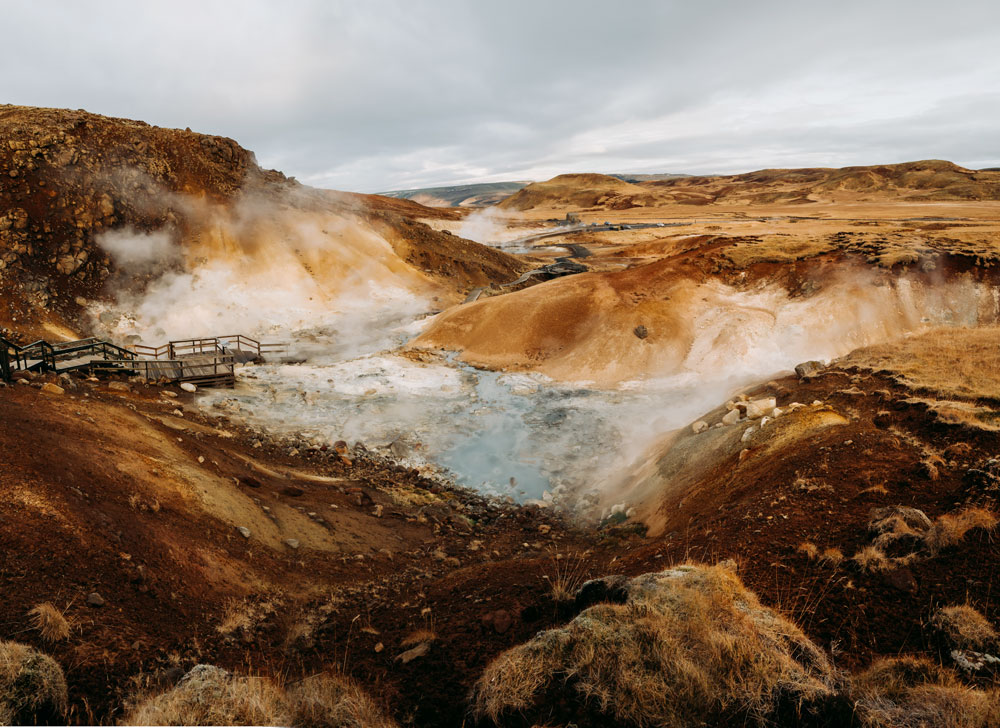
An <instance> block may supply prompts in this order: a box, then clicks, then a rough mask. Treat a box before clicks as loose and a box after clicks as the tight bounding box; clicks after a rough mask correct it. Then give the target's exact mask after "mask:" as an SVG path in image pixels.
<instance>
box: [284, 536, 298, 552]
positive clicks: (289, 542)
mask: <svg viewBox="0 0 1000 728" xmlns="http://www.w3.org/2000/svg"><path fill="white" fill-rule="evenodd" d="M285 545H286V546H287V547H288V548H290V549H297V548H298V547H299V540H298V539H297V538H286V539H285Z"/></svg>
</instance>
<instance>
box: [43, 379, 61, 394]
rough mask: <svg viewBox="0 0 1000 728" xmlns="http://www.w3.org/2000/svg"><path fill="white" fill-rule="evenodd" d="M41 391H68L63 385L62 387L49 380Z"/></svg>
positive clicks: (47, 392)
mask: <svg viewBox="0 0 1000 728" xmlns="http://www.w3.org/2000/svg"><path fill="white" fill-rule="evenodd" d="M41 391H42V392H44V393H45V394H65V393H66V390H65V389H63V388H62V387H60V386H59V385H57V384H50V383H49V382H45V384H43V385H42V390H41Z"/></svg>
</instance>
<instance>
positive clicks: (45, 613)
mask: <svg viewBox="0 0 1000 728" xmlns="http://www.w3.org/2000/svg"><path fill="white" fill-rule="evenodd" d="M28 616H30V617H31V626H32V628H33V629H35V630H37V631H38V633H39V635H41V638H42V639H43V640H45V641H46V642H59V641H60V640H64V639H66V638H67V637H69V622H68V621H67V620H66V617H65V615H64V614H63V612H61V611H59V610H58V609H57V608H56V607H55V606H54V605H53V604H51V603H50V602H42V603H41V604H37V605H35V606H34V607H32V608H31V611H29V612H28Z"/></svg>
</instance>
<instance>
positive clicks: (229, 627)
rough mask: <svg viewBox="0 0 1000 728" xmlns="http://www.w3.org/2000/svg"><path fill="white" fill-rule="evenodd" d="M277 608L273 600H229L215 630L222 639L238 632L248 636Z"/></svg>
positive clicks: (276, 603)
mask: <svg viewBox="0 0 1000 728" xmlns="http://www.w3.org/2000/svg"><path fill="white" fill-rule="evenodd" d="M278 606H279V605H278V602H277V601H276V600H274V599H261V600H257V599H233V600H230V601H229V602H228V603H227V604H226V608H225V611H224V612H223V614H222V621H221V622H219V624H218V625H216V627H215V630H216V631H217V632H218V633H219V634H221V635H223V636H224V637H229V636H231V635H233V634H236V633H238V632H239V633H246V634H249V633H250V632H252V631H253V630H254V629H255V628H256V626H257V625H258V624H260V622H262V621H263V620H264V619H266V618H267V617H268V616H269V615H271V614H274V612H275V611H276V610H277V608H278Z"/></svg>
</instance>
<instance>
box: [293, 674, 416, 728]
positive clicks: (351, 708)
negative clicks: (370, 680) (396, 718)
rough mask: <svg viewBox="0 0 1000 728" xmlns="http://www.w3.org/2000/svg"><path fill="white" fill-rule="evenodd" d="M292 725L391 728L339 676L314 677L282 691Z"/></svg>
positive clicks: (391, 724)
mask: <svg viewBox="0 0 1000 728" xmlns="http://www.w3.org/2000/svg"><path fill="white" fill-rule="evenodd" d="M286 693H287V695H288V701H289V703H290V705H291V711H292V724H293V725H295V726H303V728H394V726H395V725H396V724H395V723H394V722H393V721H392V720H390V719H389V718H387V717H386V716H385V715H384V714H383V712H382V711H381V710H380V709H379V708H378V706H377V705H376V704H375V703H374V701H372V699H371V698H370V697H368V695H367V694H366V693H365V692H364V691H363V690H361V688H359V687H358V686H357V685H356V684H355V683H353V682H351V681H350V680H348V679H347V678H345V677H343V676H341V675H330V674H326V673H324V674H322V675H314V676H313V677H308V678H306V679H305V680H302V681H301V682H298V683H295V684H293V685H290V686H288V687H287V688H286Z"/></svg>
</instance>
